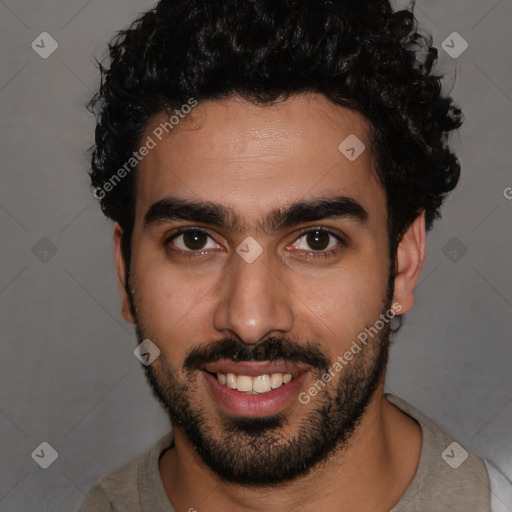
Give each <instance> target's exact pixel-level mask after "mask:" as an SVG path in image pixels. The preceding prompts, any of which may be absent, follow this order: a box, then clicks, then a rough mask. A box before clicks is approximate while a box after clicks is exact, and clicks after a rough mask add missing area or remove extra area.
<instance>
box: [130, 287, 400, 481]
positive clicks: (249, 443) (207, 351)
mask: <svg viewBox="0 0 512 512" xmlns="http://www.w3.org/2000/svg"><path fill="white" fill-rule="evenodd" d="M390 281H391V282H392V280H390ZM392 296H393V289H392V288H390V287H389V285H388V293H387V297H386V299H385V300H384V308H383V309H382V314H386V312H388V311H389V310H390V309H391V300H392ZM366 327H367V328H369V327H370V326H366ZM142 331H143V330H142V329H141V328H140V323H139V322H137V323H136V332H137V338H138V342H139V343H140V342H142V340H143V339H145V336H144V333H143V332H142ZM392 332H393V330H392V328H391V321H389V322H384V327H383V328H382V329H381V330H380V332H379V333H378V335H376V336H375V338H373V337H372V339H371V341H368V342H367V344H366V345H365V346H364V347H362V349H361V351H360V352H358V353H357V354H355V355H354V357H353V359H352V360H351V361H350V363H348V364H347V365H345V366H344V367H343V368H342V370H341V371H340V372H338V375H337V376H336V378H332V379H331V381H330V382H329V383H326V384H325V386H324V387H323V388H322V389H321V390H320V391H319V392H318V394H317V395H316V396H315V397H314V398H312V399H311V401H310V402H309V406H310V407H309V409H308V411H307V413H306V414H304V417H303V418H302V419H300V423H299V424H298V426H296V428H295V430H294V432H293V433H292V434H291V435H286V434H285V433H284V432H283V428H284V427H286V426H289V422H288V418H287V415H286V413H285V412H281V413H278V414H274V415H271V416H265V417H256V418H249V417H232V416H227V415H224V414H221V415H220V419H219V418H217V417H215V418H212V415H211V414H208V413H207V412H206V410H205V408H204V406H202V405H201V400H200V399H198V398H197V397H196V395H195V393H196V391H197V389H198V385H197V383H196V382H197V377H198V376H199V375H198V372H199V370H200V368H202V367H203V366H204V364H206V363H212V362H215V361H218V360H220V359H231V360H233V361H238V362H239V361H275V360H283V361H289V362H296V363H304V364H306V365H308V366H311V368H312V369H313V370H314V374H316V378H318V379H320V378H321V376H322V375H324V374H325V373H328V369H329V368H330V367H332V363H331V360H330V358H329V357H327V356H326V355H325V354H324V352H323V351H322V350H321V348H320V346H319V345H318V344H315V343H298V342H297V341H292V340H290V339H288V338H275V337H272V338H267V339H265V340H264V341H261V342H260V343H258V344H256V345H252V346H249V345H246V344H244V343H243V342H242V341H240V340H236V339H229V338H227V339H223V340H220V341H216V342H213V343H210V344H207V345H201V346H198V347H195V348H194V349H192V350H190V351H189V352H188V355H187V357H186V358H185V361H184V363H183V369H182V370H183V371H181V372H180V371H179V369H178V368H176V367H173V365H172V364H171V363H170V361H168V360H167V359H166V357H165V354H164V353H163V352H162V353H161V354H160V356H159V357H158V358H157V359H156V360H155V361H154V362H153V363H152V364H151V365H149V366H144V370H145V373H146V378H147V380H148V383H149V385H150V387H151V389H152V392H153V394H154V396H155V397H156V398H157V399H158V401H159V402H160V403H161V404H162V406H163V407H164V409H165V410H166V412H167V413H168V415H169V418H170V420H171V423H172V425H173V426H174V427H176V428H179V429H180V430H181V431H182V432H183V434H184V436H185V437H186V439H187V440H188V441H189V443H190V444H191V445H192V446H193V447H194V448H195V450H196V452H197V454H198V455H199V457H200V458H201V460H202V461H203V463H204V464H205V465H206V466H207V467H209V468H210V469H211V470H212V471H213V472H214V473H215V474H216V475H217V476H218V477H220V478H221V479H222V480H224V481H227V482H231V483H236V484H239V485H245V486H249V487H252V486H255V487H269V488H270V487H273V486H278V485H281V484H282V483H285V482H291V481H293V480H295V479H297V478H298V477H300V476H304V475H306V474H307V473H308V472H310V471H311V470H312V469H313V468H315V467H317V466H318V465H319V464H321V463H323V462H326V461H327V460H328V458H329V457H332V456H333V455H334V454H335V453H338V452H339V451H341V450H343V449H346V448H347V446H348V443H349V441H350V439H351V437H352V436H353V434H354V432H355V431H356V429H357V426H358V425H359V423H360V421H361V419H362V417H363V415H364V412H365V410H366V409H367V407H368V405H369V404H370V402H371V401H372V398H373V396H374V393H375V390H376V389H377V387H378V385H379V384H380V382H381V381H382V380H383V379H384V377H385V370H386V365H387V361H388V355H389V346H390V336H391V333H392ZM155 343H156V344H157V345H159V341H158V340H155ZM315 380H316V379H315ZM322 385H323V384H322ZM302 407H305V406H304V405H303V406H302ZM294 410H297V408H294ZM299 411H300V408H299Z"/></svg>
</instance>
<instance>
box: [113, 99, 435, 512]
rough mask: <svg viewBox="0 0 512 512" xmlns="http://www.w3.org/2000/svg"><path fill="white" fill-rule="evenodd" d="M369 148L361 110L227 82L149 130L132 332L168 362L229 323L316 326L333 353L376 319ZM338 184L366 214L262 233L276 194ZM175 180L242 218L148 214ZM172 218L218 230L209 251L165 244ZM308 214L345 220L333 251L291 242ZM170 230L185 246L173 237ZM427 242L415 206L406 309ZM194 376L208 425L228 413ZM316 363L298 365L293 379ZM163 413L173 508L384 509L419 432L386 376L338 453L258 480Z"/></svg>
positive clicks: (377, 246) (226, 330)
mask: <svg viewBox="0 0 512 512" xmlns="http://www.w3.org/2000/svg"><path fill="white" fill-rule="evenodd" d="M164 120H165V116H164V115H163V114H162V115H161V116H157V117H155V118H154V119H153V120H152V121H151V122H150V123H149V125H148V127H147V130H146V131H147V133H146V135H150V134H151V133H152V131H153V130H154V129H155V127H157V126H158V125H159V124H160V123H161V122H162V121H164ZM353 133H355V134H356V135H357V137H358V138H359V139H361V140H362V141H363V142H364V144H365V145H366V148H367V149H366V151H364V152H363V153H362V155H361V156H360V157H359V158H357V159H356V160H355V161H354V162H350V161H349V160H348V159H346V158H345V157H344V156H343V155H342V154H341V153H340V151H339V150H338V145H339V144H340V142H341V141H343V140H344V139H345V138H346V137H347V136H348V135H349V134H353ZM369 148H370V139H369V124H368V122H367V120H366V119H365V118H364V117H363V116H362V115H361V114H359V113H357V112H353V111H350V110H348V109H346V108H344V107H341V106H336V105H333V104H332V103H330V102H329V101H328V100H327V99H325V98H324V97H323V96H321V95H315V94H311V95H305V94H302V95H298V96H295V97H293V98H290V99H289V100H286V101H285V102H283V103H279V104H276V105H272V106H265V107H262V106H256V105H253V104H252V103H249V102H247V101H245V100H243V99H241V98H237V97H233V98H230V99H227V100H222V101H215V102H204V103H201V104H200V105H199V106H198V107H196V108H195V109H194V110H193V112H192V113H191V114H190V115H188V116H187V118H186V119H184V120H183V121H181V123H180V125H179V126H178V127H177V128H176V129H175V130H173V132H171V133H170V134H169V135H167V136H165V137H164V138H163V140H162V141H161V142H158V144H157V145H156V147H155V148H154V149H152V150H151V151H150V152H149V154H148V155H147V156H146V157H145V158H144V159H143V160H142V162H141V163H140V165H139V168H138V176H137V191H136V220H135V226H134V232H133V239H132V263H131V275H132V277H131V282H130V285H131V288H132V290H133V296H134V301H135V305H136V308H137V320H138V323H139V327H140V329H141V332H143V333H144V336H145V337H149V338H150V339H152V340H158V346H159V348H160V350H161V352H162V355H163V356H164V357H163V358H161V359H162V360H164V361H166V362H169V361H172V364H173V369H176V371H178V374H179V370H180V368H181V366H182V363H183V361H184V359H185V356H186V354H187V351H188V350H189V349H190V348H191V347H192V346H197V345H201V344H204V343H205V342H206V341H207V340H209V341H215V340H219V339H221V338H223V337H226V336H229V337H237V338H239V339H241V340H242V341H243V342H244V343H246V344H249V345H254V344H257V343H258V342H259V341H261V340H262V339H264V338H265V337H267V336H270V335H286V336H289V337H290V338H294V337H297V339H307V340H314V341H315V342H316V343H318V345H319V346H320V347H321V349H322V351H323V352H324V353H325V354H328V355H329V357H331V358H332V360H335V359H336V357H337V356H338V355H340V354H343V353H344V352H345V351H346V350H347V349H348V348H349V347H350V344H351V342H352V340H353V339H355V337H356V336H357V335H358V333H360V332H361V331H362V330H364V327H365V326H367V325H373V324H374V323H375V321H376V320H377V319H378V318H379V313H380V311H381V308H382V306H383V302H382V301H383V297H384V296H385V293H386V284H387V278H388V269H389V263H390V262H389V258H388V239H387V231H386V218H387V210H386V199H385V191H384V189H383V188H382V186H381V185H380V183H379V182H378V180H377V178H376V177H375V174H374V172H373V170H372V159H371V153H370V151H369ZM333 194H336V195H338V194H339V195H345V196H348V197H351V198H353V199H354V200H356V201H357V202H359V203H360V204H361V205H362V206H363V207H364V208H365V209H366V210H367V212H368V213H369V218H368V223H367V225H366V226H364V227H363V226H361V225H359V224H358V223H357V222H355V221H354V220H353V219H349V218H343V219H324V220H321V221H316V222H306V223H303V224H300V225H296V226H292V227H288V228H285V229H282V230H279V231H276V232H273V233H263V232H262V231H261V230H258V229H257V224H258V221H259V220H260V219H262V218H264V217H265V216H267V215H268V214H269V213H270V212H272V211H274V210H275V209H277V208H280V207H282V206H283V205H288V204H291V203H293V202H295V201H298V200H304V199H308V198H313V197H315V198H319V197H330V196H332V195H333ZM171 195H172V196H174V197H179V198H182V199H189V200H198V201H200V200H208V201H214V202H216V203H220V204H223V205H227V206H230V207H231V208H232V209H233V210H234V212H236V213H237V214H238V215H239V216H240V218H241V219H242V220H243V221H244V223H245V224H246V226H245V229H244V230H242V231H240V232H237V231H228V230H223V229H219V228H218V227H212V226H209V225H208V224H202V223H196V222H190V221H183V220H179V221H174V222H172V223H163V224H161V225H157V226H152V227H151V228H150V229H148V228H145V227H144V215H145V214H146V212H147V211H148V209H149V208H150V206H151V205H152V204H154V203H155V202H156V201H158V200H160V199H163V198H165V197H167V196H171ZM182 226H194V227H201V228H202V229H204V230H205V231H207V232H208V234H210V235H211V237H212V239H213V241H212V240H210V241H209V242H208V247H209V249H208V250H207V251H210V252H208V253H207V254H203V255H201V256H198V257H193V258H187V257H184V256H180V255H177V254H176V253H173V252H172V250H169V248H167V249H166V248H165V247H163V246H162V243H163V241H164V240H165V239H166V238H167V237H168V236H169V235H170V234H172V233H173V232H174V230H175V229H176V228H179V227H182ZM318 226H323V227H326V228H329V229H330V230H332V231H334V232H341V233H344V234H345V235H346V236H347V237H348V239H349V244H348V246H347V247H343V246H341V247H340V251H339V253H338V254H336V255H334V256H330V257H328V258H320V257H316V258H315V257H310V258H309V259H308V258H307V257H306V254H307V253H312V252H313V251H312V250H311V249H310V248H309V247H308V246H307V244H306V243H305V238H304V237H303V238H301V240H302V242H301V245H300V246H297V245H294V242H296V240H297V238H298V236H299V230H300V229H302V228H306V227H318ZM248 236H251V237H253V238H254V239H255V240H257V242H258V243H259V244H260V245H261V247H262V248H263V253H262V254H261V256H259V257H258V258H257V259H256V260H255V261H254V262H252V263H251V264H248V263H247V262H245V261H244V260H243V259H242V258H240V257H239V256H238V254H237V253H236V252H235V249H236V248H237V246H238V245H239V244H240V243H241V242H242V241H243V240H244V239H245V238H246V237H248ZM121 239H122V229H121V227H120V226H119V225H118V224H116V225H115V229H114V241H115V262H116V269H117V275H118V282H119V289H120V293H121V297H122V313H123V316H124V318H125V319H126V321H128V322H132V323H133V322H134V321H135V319H134V318H133V316H132V314H131V312H130V302H129V298H128V296H127V294H126V291H125V282H124V280H125V270H126V269H125V262H124V260H123V257H122V253H121ZM173 242H174V244H175V245H176V244H179V247H181V248H183V239H182V238H180V239H178V240H177V239H174V241H173ZM335 242H336V240H333V244H334V243H335ZM425 250H426V233H425V221H424V214H423V213H422V214H421V215H419V216H418V217H417V219H416V220H415V221H414V222H413V223H412V224H411V225H410V227H409V228H408V230H407V231H406V233H405V234H404V236H403V238H402V239H401V242H400V244H399V247H398V251H397V256H396V261H395V268H396V271H397V274H396V277H395V280H394V296H393V302H397V303H399V304H400V305H401V310H400V313H401V314H403V313H406V312H407V311H409V310H410V309H411V307H412V306H413V303H414V287H415V286H416V284H417V282H418V279H419V276H420V273H421V269H422V266H423V261H424V257H425ZM153 364H161V362H160V363H159V359H157V360H156V362H155V363H153ZM168 364H170V363H168ZM180 376H181V377H182V378H185V377H184V376H183V375H181V374H180ZM196 378H197V380H196V381H194V383H195V384H196V385H197V389H196V392H195V395H194V396H195V400H197V402H195V405H196V406H197V405H199V404H200V405H201V406H202V407H203V408H204V409H205V411H206V412H207V413H208V417H209V418H210V421H209V425H210V426H211V428H212V429H213V432H215V433H216V434H217V435H219V436H222V431H220V430H219V429H220V427H218V425H219V421H218V420H219V418H220V417H221V415H222V414H223V413H222V411H221V410H220V409H219V406H218V404H216V403H215V401H213V400H212V398H211V396H210V395H209V394H208V392H207V390H206V386H205V384H204V382H203V381H202V380H200V378H199V376H196ZM316 378H317V376H315V375H313V374H311V375H308V376H307V378H306V381H305V383H304V386H303V388H302V390H307V389H308V388H309V387H310V386H311V385H312V384H313V382H314V381H315V379H316ZM313 406H314V399H312V400H311V403H310V404H308V405H303V404H300V403H299V402H298V401H295V400H294V401H293V402H292V403H291V404H290V406H289V407H288V408H287V410H286V413H287V419H288V422H287V423H286V425H285V426H284V427H283V432H282V435H283V436H284V437H286V436H290V435H291V434H292V433H293V432H294V431H295V429H296V428H297V426H298V425H299V423H300V421H301V419H303V418H304V417H305V416H306V414H307V413H308V411H309V410H310V407H313ZM173 428H174V435H175V447H173V448H172V449H170V450H168V451H166V452H165V454H164V455H163V457H162V459H161V461H160V474H161V477H162V481H163V483H164V487H165V490H166V492H167V494H168V496H169V499H170V501H171V503H172V504H173V506H174V508H175V509H176V510H177V511H178V512H181V511H188V510H189V509H190V508H191V507H195V508H196V509H197V510H198V512H201V511H203V510H204V511H206V510H208V512H220V511H223V512H234V511H239V510H247V511H254V512H256V511H265V512H268V511H276V512H277V511H279V512H282V511H292V510H298V508H297V507H298V504H300V505H301V507H302V508H300V510H332V511H339V512H349V511H350V512H353V511H354V510H357V511H358V512H359V511H360V512H365V511H368V512H370V511H371V512H379V511H383V512H384V511H388V510H390V509H391V508H392V507H393V506H394V505H395V504H396V503H397V502H398V501H399V500H400V497H401V496H402V495H403V493H404V492H405V490H406V488H407V486H408V485H409V483H410V482H411V480H412V478H413V476H414V473H415V471H416V468H417V465H418V461H419V456H420V451H421V439H422V436H421V429H420V427H419V425H418V424H417V423H416V421H415V420H413V419H412V418H410V417H409V416H407V415H406V414H404V413H402V412H401V411H400V410H399V409H398V408H396V407H395V406H393V405H392V404H391V403H389V402H388V401H387V400H385V398H384V379H381V382H380V383H379V386H378V388H377V390H376V393H375V394H374V396H373V398H372V400H371V403H370V404H369V406H368V408H367V409H366V411H365V413H364V414H363V416H362V418H361V422H360V424H359V425H358V427H357V429H356V431H355V433H354V435H353V436H352V438H351V439H350V443H349V444H348V445H347V446H346V447H345V449H344V451H343V453H342V454H339V453H338V454H336V455H335V456H332V457H329V458H328V459H327V460H325V461H324V463H323V464H321V465H319V466H318V467H315V468H313V469H312V470H311V471H310V472H309V473H307V474H306V475H305V476H303V477H301V478H299V479H297V480H295V481H292V482H289V483H287V484H283V485H282V486H278V487H274V488H272V490H271V491H269V490H268V489H257V488H249V487H242V486H239V485H235V484H231V483H226V482H224V481H222V480H221V479H220V478H218V477H217V476H216V475H215V474H214V473H212V472H211V471H210V470H209V468H208V467H206V466H205V465H204V464H203V462H202V461H201V459H200V458H199V456H198V455H197V453H196V452H195V450H194V447H193V446H191V445H190V443H188V441H187V439H186V438H185V437H184V435H183V433H182V431H181V429H180V428H179V426H176V425H173ZM216 429H217V430H216Z"/></svg>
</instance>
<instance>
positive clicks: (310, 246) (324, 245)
mask: <svg viewBox="0 0 512 512" xmlns="http://www.w3.org/2000/svg"><path fill="white" fill-rule="evenodd" d="M340 245H345V244H344V241H343V240H342V238H341V237H340V236H338V235H337V234H335V233H333V232H332V231H328V230H326V229H321V228H315V229H309V230H308V231H304V232H302V234H301V235H300V236H299V237H298V238H297V239H296V240H295V242H294V243H293V244H292V245H291V246H290V247H292V248H293V250H299V251H308V252H310V253H311V252H312V253H313V256H317V255H316V254H314V253H319V254H318V256H320V255H322V256H326V255H329V254H332V253H336V252H337V251H338V249H339V246H340Z"/></svg>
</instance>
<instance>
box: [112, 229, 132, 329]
mask: <svg viewBox="0 0 512 512" xmlns="http://www.w3.org/2000/svg"><path fill="white" fill-rule="evenodd" d="M122 241H123V228H122V227H121V226H120V225H119V223H117V222H116V223H115V225H114V261H115V266H116V274H117V285H118V288H119V294H120V296H121V314H122V315H123V318H124V319H125V320H126V321H127V322H128V323H131V324H133V323H135V319H134V318H133V314H132V311H131V306H130V299H129V297H128V294H127V293H126V262H125V261H124V256H123V251H122V248H121V246H122Z"/></svg>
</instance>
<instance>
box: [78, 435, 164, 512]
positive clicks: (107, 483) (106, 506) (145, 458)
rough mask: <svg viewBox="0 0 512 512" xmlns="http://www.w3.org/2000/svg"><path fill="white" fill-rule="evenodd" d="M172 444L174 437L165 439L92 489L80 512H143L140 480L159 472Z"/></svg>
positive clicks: (110, 474) (103, 478)
mask: <svg viewBox="0 0 512 512" xmlns="http://www.w3.org/2000/svg"><path fill="white" fill-rule="evenodd" d="M171 443H172V433H169V434H166V435H165V436H163V437H161V438H160V439H159V440H158V441H157V442H156V443H155V444H154V445H153V446H152V447H151V448H150V449H149V450H147V451H146V452H144V453H143V454H142V455H140V456H139V457H137V458H135V459H133V460H131V461H130V462H128V463H126V464H124V465H123V466H121V467H119V468H118V469H116V470H115V471H112V472H111V473H108V474H107V475H105V476H103V477H102V478H101V479H100V480H99V481H98V482H97V483H96V484H95V485H93V487H91V489H90V491H89V493H88V494H87V497H86V499H85V501H84V502H83V503H82V506H81V507H80V509H79V511H78V512H100V511H101V512H113V511H116V512H117V511H124V510H126V511H128V510H129V511H133V512H135V511H139V510H142V509H143V508H142V502H141V495H140V492H139V489H140V483H141V482H140V480H141V478H142V479H144V478H146V476H147V475H148V473H149V472H153V473H154V472H155V468H156V471H157V470H158V458H159V456H160V453H161V451H162V450H163V449H165V448H166V447H168V446H170V444H171Z"/></svg>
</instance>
